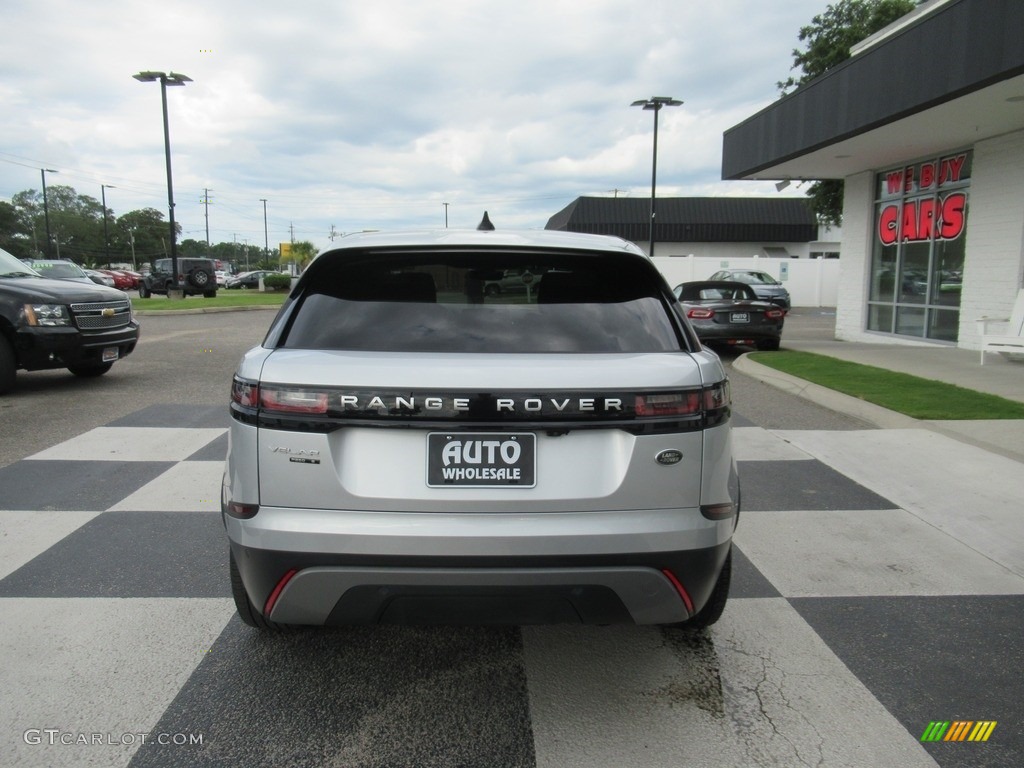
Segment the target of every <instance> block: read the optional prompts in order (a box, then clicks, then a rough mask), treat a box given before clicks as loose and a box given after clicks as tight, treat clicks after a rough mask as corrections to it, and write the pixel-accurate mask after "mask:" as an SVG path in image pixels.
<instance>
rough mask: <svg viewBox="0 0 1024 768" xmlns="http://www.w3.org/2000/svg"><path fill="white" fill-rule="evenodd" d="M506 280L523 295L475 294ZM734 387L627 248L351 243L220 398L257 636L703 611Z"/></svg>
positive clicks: (724, 579)
mask: <svg viewBox="0 0 1024 768" xmlns="http://www.w3.org/2000/svg"><path fill="white" fill-rule="evenodd" d="M509 275H515V276H518V277H517V279H518V280H520V281H522V284H523V285H522V289H521V290H502V291H488V290H486V289H485V288H486V286H488V285H492V284H494V282H495V281H501V280H505V281H507V280H508V279H509ZM730 412H731V402H730V394H729V385H728V381H727V379H726V376H725V372H724V370H723V368H722V365H721V363H720V362H719V360H718V358H717V356H716V355H715V354H714V353H712V352H709V351H705V350H704V349H702V348H701V345H700V342H699V341H698V340H697V337H696V336H695V335H694V333H693V331H692V330H691V328H690V327H689V325H688V324H687V321H686V320H685V318H684V317H683V315H682V313H681V311H680V309H679V306H678V305H677V303H676V301H675V298H674V297H673V295H672V292H671V290H670V288H669V287H668V285H667V284H666V283H665V281H664V279H663V278H662V277H661V275H660V273H659V272H658V271H657V269H656V268H655V267H654V265H653V264H652V262H651V261H650V260H649V259H648V258H647V256H646V255H645V254H644V253H643V252H642V251H641V250H640V249H638V248H637V247H636V246H634V245H632V244H630V243H627V242H624V241H622V240H619V239H616V238H609V237H601V236H592V235H578V234H571V233H561V232H548V231H536V232H518V233H511V232H501V231H455V230H445V231H442V232H438V233H418V234H402V235H397V234H393V235H388V234H367V235H356V236H350V237H346V238H345V239H344V240H343V241H342V243H341V244H340V245H338V246H337V247H332V248H331V249H329V250H327V251H325V252H323V253H321V254H320V255H319V256H318V257H317V258H316V259H314V260H313V262H312V263H311V264H310V266H309V267H308V268H307V270H306V271H305V273H304V274H303V276H302V278H301V279H300V280H299V281H298V283H297V285H296V286H295V288H294V289H293V290H292V293H291V294H290V296H289V297H288V299H287V301H286V302H285V304H284V306H283V307H282V309H281V311H280V313H279V314H278V315H277V317H276V318H275V320H274V321H273V324H272V325H271V328H270V330H269V332H268V334H267V336H266V338H265V340H264V341H263V343H262V344H261V345H260V346H258V347H255V348H254V349H252V350H250V351H249V352H248V353H247V354H246V355H245V356H244V358H243V359H242V361H241V363H240V365H239V367H238V370H237V373H236V375H235V377H234V381H233V385H232V392H231V415H232V421H231V429H230V448H229V450H228V456H227V463H226V470H225V474H224V482H223V489H222V491H223V492H222V509H223V517H224V523H225V526H226V528H227V534H228V538H229V540H230V573H231V585H232V591H233V595H234V599H235V603H236V605H237V608H238V612H239V614H240V616H241V618H242V620H243V621H244V622H245V623H246V624H249V625H251V626H254V627H258V628H261V629H269V630H279V629H283V628H291V627H292V626H293V625H341V624H364V623H378V622H380V623H430V624H484V623H512V624H526V623H559V622H583V623H587V624H606V623H620V622H625V623H636V624H663V625H678V626H683V627H692V628H695V629H700V628H703V627H705V626H707V625H709V624H711V623H713V622H714V621H716V620H717V619H718V618H719V616H720V615H721V613H722V610H723V608H724V606H725V602H726V599H727V597H728V591H729V579H730V573H731V560H732V558H731V540H732V534H733V530H734V529H735V527H736V522H737V519H738V514H739V496H740V494H739V479H738V476H737V473H736V464H735V461H734V459H733V455H732V447H731V445H732V444H731V438H730Z"/></svg>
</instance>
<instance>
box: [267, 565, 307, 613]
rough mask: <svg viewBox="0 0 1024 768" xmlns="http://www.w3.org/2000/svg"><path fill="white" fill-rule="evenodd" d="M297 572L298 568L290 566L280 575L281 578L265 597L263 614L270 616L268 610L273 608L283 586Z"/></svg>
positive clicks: (285, 585)
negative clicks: (286, 571) (268, 595)
mask: <svg viewBox="0 0 1024 768" xmlns="http://www.w3.org/2000/svg"><path fill="white" fill-rule="evenodd" d="M298 572H299V569H298V568H292V569H291V570H290V571H288V573H286V574H285V575H284V576H282V577H281V580H280V581H279V582H277V586H276V587H274V591H273V592H271V593H270V597H268V598H267V604H266V605H265V606H263V615H264V616H266V617H267V618H268V619H269V618H270V612H271V611H273V610H274V605H275V604H276V603H277V598H279V597H280V596H281V593H282V592H283V591H284V588H285V587H287V586H288V582H289V581H291V580H292V577H293V576H294V575H295V574H296V573H298Z"/></svg>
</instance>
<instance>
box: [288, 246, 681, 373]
mask: <svg viewBox="0 0 1024 768" xmlns="http://www.w3.org/2000/svg"><path fill="white" fill-rule="evenodd" d="M661 285H662V282H661V278H660V275H659V274H658V273H657V271H656V270H655V269H654V267H653V266H652V265H650V264H648V263H646V262H644V261H641V260H639V259H635V258H632V259H630V258H622V257H618V256H616V255H614V254H612V255H609V256H607V257H605V256H595V255H587V256H584V257H581V256H578V255H575V256H574V255H572V254H558V253H556V254H545V253H540V254H538V253H529V254H503V253H466V252H454V253H436V252H432V253H429V254H422V253H420V254H416V253H388V254H362V255H357V256H355V257H354V258H353V257H348V259H346V260H344V261H343V260H342V259H341V258H334V259H332V258H331V257H329V256H328V257H327V258H321V259H318V260H317V261H315V262H314V263H313V264H312V265H311V266H310V268H309V270H308V271H307V274H306V276H305V290H304V291H303V293H302V295H301V296H300V297H299V298H298V299H297V301H298V303H297V305H296V307H295V308H294V312H293V313H292V317H291V321H290V323H289V325H288V326H287V327H286V328H285V329H284V333H283V334H282V337H281V339H280V345H281V346H284V347H289V348H297V349H336V350H361V351H380V352H400V351H407V352H499V353H536V352H586V353H602V352H665V351H677V350H679V349H680V348H681V343H680V338H679V335H678V333H677V329H676V325H675V324H674V323H673V320H672V316H671V312H670V309H669V306H668V304H667V303H666V300H665V298H664V296H663V295H662V292H661Z"/></svg>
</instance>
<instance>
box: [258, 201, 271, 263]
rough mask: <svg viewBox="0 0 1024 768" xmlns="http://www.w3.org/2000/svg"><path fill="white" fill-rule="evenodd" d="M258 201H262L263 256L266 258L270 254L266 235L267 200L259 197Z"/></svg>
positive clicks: (268, 240) (268, 239)
mask: <svg viewBox="0 0 1024 768" xmlns="http://www.w3.org/2000/svg"><path fill="white" fill-rule="evenodd" d="M260 202H261V203H263V251H264V254H263V258H267V257H268V256H269V254H270V238H268V237H267V200H266V198H263V197H261V198H260Z"/></svg>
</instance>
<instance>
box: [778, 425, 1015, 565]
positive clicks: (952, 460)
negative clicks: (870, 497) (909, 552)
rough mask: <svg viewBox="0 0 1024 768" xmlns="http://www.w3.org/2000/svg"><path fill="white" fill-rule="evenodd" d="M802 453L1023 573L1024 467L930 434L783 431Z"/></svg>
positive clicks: (919, 431) (912, 431)
mask: <svg viewBox="0 0 1024 768" xmlns="http://www.w3.org/2000/svg"><path fill="white" fill-rule="evenodd" d="M780 434H781V435H782V436H784V437H786V438H787V439H788V440H790V441H792V443H793V444H794V445H795V446H797V447H798V448H802V449H803V450H805V451H807V452H808V453H810V454H812V455H814V456H816V457H817V458H819V459H821V461H823V462H824V463H826V464H828V465H829V466H830V467H832V468H833V469H835V470H836V471H837V472H841V473H842V474H844V475H846V476H847V477H849V478H850V479H852V480H854V481H855V482H858V483H860V484H861V485H863V486H865V487H867V488H870V489H871V490H872V491H874V492H875V493H877V494H879V495H881V496H884V497H885V498H887V499H889V500H891V501H892V502H893V503H895V504H897V505H899V506H900V507H901V508H902V509H905V510H907V511H908V512H910V513H911V514H913V515H915V516H917V517H919V518H920V519H921V520H923V521H925V522H926V523H928V524H929V525H932V526H934V527H935V528H938V529H939V530H941V531H943V532H945V533H948V534H949V535H950V536H952V537H954V538H955V539H956V540H957V541H961V542H963V543H964V544H966V545H967V546H969V547H970V548H971V549H974V550H976V551H978V552H980V553H982V554H983V555H986V556H987V557H989V558H991V559H993V560H995V561H996V562H998V563H1000V564H1002V565H1004V566H1006V567H1007V568H1009V569H1011V570H1012V571H1013V572H1014V573H1016V574H1018V575H1020V576H1024V546H1021V542H1024V465H1021V463H1020V462H1018V461H1014V460H1013V459H1009V458H1006V457H1005V456H1000V455H998V454H994V453H991V452H989V451H986V450H984V449H982V448H977V447H975V446H973V445H967V444H965V443H962V442H959V441H957V440H954V439H952V438H949V437H946V436H945V435H940V434H937V433H935V432H931V431H929V430H926V429H894V430H891V429H875V430H867V431H849V432H820V431H786V432H780Z"/></svg>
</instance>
